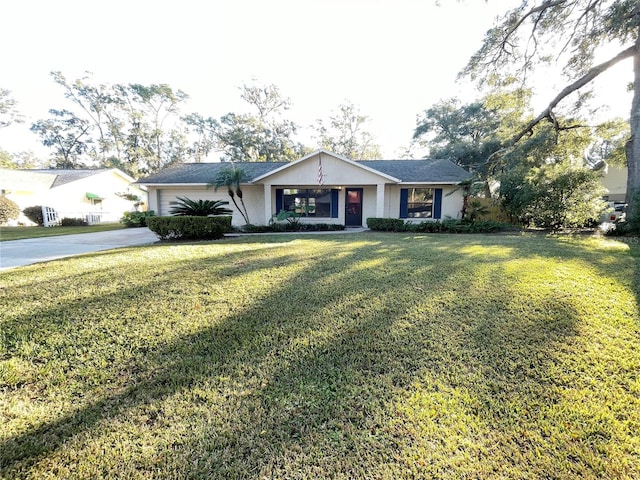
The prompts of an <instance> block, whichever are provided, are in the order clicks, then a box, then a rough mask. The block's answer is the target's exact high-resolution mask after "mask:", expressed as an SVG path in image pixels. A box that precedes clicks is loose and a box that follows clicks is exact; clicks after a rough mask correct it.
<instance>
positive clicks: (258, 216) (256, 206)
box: [149, 185, 275, 226]
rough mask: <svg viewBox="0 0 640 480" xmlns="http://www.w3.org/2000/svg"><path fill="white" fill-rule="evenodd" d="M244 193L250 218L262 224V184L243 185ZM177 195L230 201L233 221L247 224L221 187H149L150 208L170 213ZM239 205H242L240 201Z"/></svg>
mask: <svg viewBox="0 0 640 480" xmlns="http://www.w3.org/2000/svg"><path fill="white" fill-rule="evenodd" d="M242 193H243V199H244V203H245V205H246V207H247V212H248V214H249V220H250V221H251V223H255V224H257V225H260V224H262V223H263V222H262V220H263V215H264V213H263V208H262V206H263V202H264V194H263V188H262V185H256V186H253V185H246V186H243V187H242ZM177 197H187V198H190V199H191V200H214V201H217V200H223V201H225V202H229V205H227V208H230V209H231V210H233V215H232V218H231V223H232V224H233V225H238V226H240V225H244V224H245V221H244V219H243V218H242V215H241V214H240V212H239V211H238V210H237V209H236V207H235V205H234V204H233V202H232V201H231V198H230V197H229V195H228V194H227V190H226V189H219V190H217V191H215V190H213V189H212V188H207V187H206V186H205V185H194V186H184V187H169V188H158V187H149V209H150V210H153V211H154V212H155V213H156V215H158V216H167V215H170V214H169V211H170V210H171V207H172V205H171V202H175V201H176V198H177ZM238 205H240V202H238ZM274 205H275V201H274Z"/></svg>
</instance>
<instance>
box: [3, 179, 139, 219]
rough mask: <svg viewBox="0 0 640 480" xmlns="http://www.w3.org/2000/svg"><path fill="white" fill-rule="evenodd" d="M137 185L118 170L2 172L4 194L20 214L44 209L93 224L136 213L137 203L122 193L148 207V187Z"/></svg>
mask: <svg viewBox="0 0 640 480" xmlns="http://www.w3.org/2000/svg"><path fill="white" fill-rule="evenodd" d="M133 182H135V179H134V178H132V177H130V176H129V175H127V174H126V173H124V172H122V171H121V170H119V169H117V168H103V169H95V170H90V169H78V170H56V169H44V170H43V169H33V170H11V169H0V192H2V193H4V195H6V197H7V198H10V199H11V200H13V201H14V202H16V203H17V204H18V206H19V207H20V210H23V209H24V208H26V207H31V206H35V205H42V206H46V207H49V208H51V209H54V210H55V211H56V212H57V214H58V217H59V218H64V217H69V218H82V219H85V220H87V221H89V223H100V222H117V221H119V220H120V218H121V217H122V215H123V214H124V212H126V211H131V210H133V202H131V201H129V200H126V199H124V198H122V197H121V196H119V195H118V194H119V193H131V194H134V195H137V196H139V197H140V198H142V199H143V201H144V202H145V203H146V202H147V199H146V191H145V190H144V187H141V186H140V185H133ZM21 220H22V221H27V220H26V219H24V218H21Z"/></svg>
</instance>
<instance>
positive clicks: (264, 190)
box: [136, 150, 471, 227]
mask: <svg viewBox="0 0 640 480" xmlns="http://www.w3.org/2000/svg"><path fill="white" fill-rule="evenodd" d="M232 166H236V167H240V168H242V169H243V170H244V171H245V173H246V175H247V181H246V183H243V184H242V191H243V197H244V202H245V204H246V207H247V210H248V214H249V220H250V222H251V223H253V224H255V225H266V224H268V223H269V221H270V219H271V218H272V217H273V215H275V214H276V213H277V212H279V211H280V210H290V211H295V212H298V213H302V214H303V218H302V219H301V221H302V222H311V223H336V224H342V225H345V226H346V227H352V226H353V227H357V226H363V225H366V219H367V218H370V217H380V218H406V219H407V220H411V221H422V220H437V219H444V218H460V215H461V210H462V204H463V197H462V191H461V190H459V189H458V188H457V185H458V184H459V183H460V182H461V181H464V180H467V179H468V178H470V176H471V175H470V174H469V173H468V172H467V171H465V170H464V169H462V168H461V167H459V166H457V165H455V164H454V163H452V162H451V161H449V160H428V159H423V160H362V161H352V160H349V159H347V158H343V157H340V156H338V155H335V154H333V153H331V152H328V151H326V150H318V151H316V152H314V153H311V154H309V155H307V156H305V157H303V158H301V159H299V160H297V161H295V162H291V163H286V162H270V163H269V162H242V163H235V164H231V163H185V164H181V165H176V166H173V167H169V168H167V169H165V170H162V171H160V172H158V173H156V174H154V175H150V176H148V177H146V178H143V179H141V180H138V181H137V182H136V184H137V185H140V186H144V187H146V188H147V191H148V198H149V210H154V211H155V213H156V215H161V216H162V215H169V214H170V213H169V212H170V209H171V206H172V204H174V203H175V202H176V198H177V197H188V198H190V199H191V200H200V199H203V200H206V199H209V200H227V201H229V200H230V198H229V196H228V194H227V189H226V188H220V189H218V190H217V191H216V190H214V189H213V188H208V187H207V184H208V183H210V182H212V181H213V180H214V178H215V177H216V175H217V174H218V173H219V172H220V171H221V170H222V169H224V168H230V167H232ZM229 207H230V208H232V209H233V210H234V213H233V220H232V222H233V224H234V225H242V224H243V223H244V221H243V218H242V216H241V215H240V213H239V212H238V211H237V209H235V207H234V205H233V203H232V202H230V205H229Z"/></svg>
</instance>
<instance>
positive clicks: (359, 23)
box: [0, 0, 631, 158]
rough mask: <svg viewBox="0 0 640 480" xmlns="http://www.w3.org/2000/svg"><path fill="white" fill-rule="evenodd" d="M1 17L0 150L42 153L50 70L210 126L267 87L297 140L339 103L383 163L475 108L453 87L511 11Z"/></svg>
mask: <svg viewBox="0 0 640 480" xmlns="http://www.w3.org/2000/svg"><path fill="white" fill-rule="evenodd" d="M6 3H7V4H5V5H3V17H4V21H3V28H2V29H1V30H0V42H1V44H2V45H3V54H2V73H0V88H5V89H9V90H11V91H12V92H13V97H14V98H15V99H16V100H17V101H18V102H19V105H18V106H19V109H20V110H21V111H22V112H23V113H24V114H25V115H26V116H27V122H26V123H25V124H23V125H18V126H14V127H11V128H6V129H2V130H0V148H4V149H5V150H8V151H19V150H33V151H36V152H38V153H39V152H42V151H43V150H42V147H40V146H39V144H38V140H37V137H36V136H35V135H34V134H32V133H30V132H29V131H28V127H29V125H30V123H31V122H33V121H35V120H37V119H39V118H44V117H46V116H47V111H48V109H50V108H63V107H64V106H65V100H64V98H63V95H62V92H61V89H60V88H59V87H58V86H57V85H56V84H55V83H54V82H53V81H52V80H51V78H50V76H49V72H50V71H52V70H60V71H62V73H63V74H64V75H65V76H66V77H67V78H69V79H74V78H77V77H80V76H82V75H83V72H85V71H90V72H92V73H93V76H94V80H95V82H96V83H98V82H99V83H116V82H118V83H143V84H144V83H146V84H150V83H167V84H169V85H171V87H173V88H174V89H181V90H183V91H185V92H186V93H188V94H189V95H190V96H191V99H190V101H189V103H188V105H186V106H185V107H184V109H183V112H184V113H190V112H198V113H201V114H203V115H204V116H213V117H220V116H221V115H223V114H225V113H227V112H230V111H234V112H240V111H243V110H246V104H245V103H244V102H243V101H242V100H241V99H240V96H239V94H240V91H239V87H240V86H241V85H242V84H243V83H248V82H251V81H252V79H255V80H256V81H257V82H258V83H261V84H275V85H277V86H278V87H279V88H280V91H281V92H282V94H283V95H285V96H287V97H290V98H291V100H292V102H293V108H292V109H291V110H290V111H289V115H288V118H290V119H291V120H294V121H295V122H297V123H298V124H299V125H300V126H301V127H302V128H301V134H302V136H303V137H304V136H305V135H308V134H309V129H308V128H307V127H308V126H309V125H310V124H312V123H314V121H315V120H316V119H318V118H326V117H327V116H328V115H329V114H330V113H331V111H332V110H334V109H335V108H336V107H337V106H338V105H339V104H341V103H344V102H345V101H346V100H349V101H351V102H353V103H354V104H356V105H357V106H358V107H359V108H360V111H361V113H363V114H365V115H368V116H369V117H370V118H371V123H370V124H369V126H368V129H369V130H370V131H371V132H372V133H373V134H374V136H375V137H376V139H377V141H378V143H379V144H381V146H382V151H383V154H384V155H385V157H386V158H393V157H395V156H397V153H398V152H400V151H401V150H402V149H403V148H406V147H407V146H408V145H409V142H410V140H411V135H412V133H413V129H414V128H415V121H416V115H417V114H419V113H420V112H422V111H423V110H425V109H426V108H428V107H429V106H431V105H432V104H433V103H435V102H437V101H438V100H439V99H441V98H449V97H452V96H459V97H462V98H465V99H469V100H470V99H473V98H476V96H477V92H476V91H475V90H474V88H473V87H472V86H471V85H469V84H460V83H456V75H457V73H458V72H459V71H460V70H461V69H462V68H463V67H464V65H465V63H466V61H467V60H468V59H469V57H470V56H471V54H472V53H473V52H474V51H475V50H476V49H477V48H478V47H479V46H480V43H481V41H482V38H483V36H484V33H485V31H486V30H487V29H488V28H489V27H490V26H491V25H492V22H493V20H494V18H495V17H496V15H498V14H501V13H503V12H504V11H505V10H506V8H508V7H509V6H513V5H515V4H519V3H520V2H519V1H517V0H488V1H487V2H485V1H482V0H467V1H453V0H444V1H441V2H439V3H440V6H438V5H436V2H435V1H430V0H210V1H202V0H182V1H180V2H176V1H173V0H168V1H165V2H154V1H147V0H111V1H109V2H87V1H86V0H84V1H80V0H57V1H51V0H21V1H12V2H6ZM627 70H629V71H630V70H631V65H628V68H627ZM625 72H626V71H625ZM625 75H626V73H625ZM625 75H622V76H621V77H624V76H625ZM618 77H620V75H618ZM611 78H614V76H611ZM616 78H617V77H616ZM553 86H554V85H546V84H545V83H544V82H543V81H541V82H539V85H538V87H539V89H541V90H544V89H546V88H552V87H553ZM604 91H605V92H607V93H608V94H609V95H610V96H612V95H613V96H612V97H611V98H609V99H607V100H605V101H606V102H608V103H615V102H616V100H617V98H616V97H615V95H616V94H617V93H616V92H618V90H616V89H606V88H605V89H604ZM618 95H620V96H622V94H618Z"/></svg>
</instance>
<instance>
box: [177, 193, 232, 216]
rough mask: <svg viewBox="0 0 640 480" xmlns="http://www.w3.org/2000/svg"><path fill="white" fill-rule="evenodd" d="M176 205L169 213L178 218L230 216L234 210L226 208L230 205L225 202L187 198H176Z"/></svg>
mask: <svg viewBox="0 0 640 480" xmlns="http://www.w3.org/2000/svg"><path fill="white" fill-rule="evenodd" d="M176 198H177V199H178V201H177V202H176V203H175V205H174V206H173V207H171V210H169V213H170V214H171V215H176V216H186V215H191V216H194V217H208V216H210V215H229V214H231V213H233V210H230V209H228V208H225V207H224V205H229V202H227V201H225V200H191V199H190V198H187V197H176Z"/></svg>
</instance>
